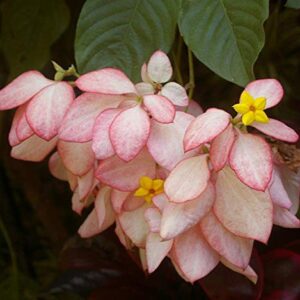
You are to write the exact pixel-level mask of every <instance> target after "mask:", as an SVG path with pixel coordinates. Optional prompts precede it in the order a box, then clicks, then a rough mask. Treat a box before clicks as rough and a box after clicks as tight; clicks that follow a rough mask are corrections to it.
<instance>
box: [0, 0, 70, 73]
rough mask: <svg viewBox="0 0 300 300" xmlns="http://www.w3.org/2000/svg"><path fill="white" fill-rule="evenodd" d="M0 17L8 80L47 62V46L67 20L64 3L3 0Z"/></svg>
mask: <svg viewBox="0 0 300 300" xmlns="http://www.w3.org/2000/svg"><path fill="white" fill-rule="evenodd" d="M1 15H2V16H1V17H2V24H1V35H2V39H1V42H2V46H1V48H2V51H3V53H4V56H5V58H6V60H7V62H8V66H9V69H10V77H14V76H16V75H18V74H19V73H21V72H23V71H25V70H28V69H41V68H42V67H43V66H44V65H45V64H46V63H47V61H49V53H50V46H51V45H52V44H53V42H55V41H56V40H57V39H58V37H59V36H60V35H61V34H62V33H63V32H64V30H65V29H66V28H67V26H68V24H69V19H70V16H69V10H68V7H67V6H66V4H65V2H64V0H26V1H24V0H6V1H4V2H3V3H2V6H1Z"/></svg>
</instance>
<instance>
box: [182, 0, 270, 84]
mask: <svg viewBox="0 0 300 300" xmlns="http://www.w3.org/2000/svg"><path fill="white" fill-rule="evenodd" d="M267 16H268V0H237V1H236V0H200V1H199V0H186V1H185V2H184V5H183V9H182V13H181V16H180V21H179V27H180V31H181V34H182V35H183V38H184V40H185V42H186V43H187V45H188V46H189V47H190V49H191V50H192V51H193V53H194V54H195V56H196V57H197V58H198V59H199V60H200V61H201V62H203V63H204V64H205V65H207V66H208V67H209V68H210V69H211V70H213V71H214V72H215V73H217V74H218V75H220V76H221V77H223V78H225V79H227V80H229V81H232V82H234V83H236V84H238V85H241V86H244V85H246V84H247V82H249V81H250V80H253V79H254V75H253V64H254V62H255V61H256V59H257V57H258V54H259V52H260V50H261V49H262V47H263V45H264V30H263V23H264V21H265V20H266V18H267Z"/></svg>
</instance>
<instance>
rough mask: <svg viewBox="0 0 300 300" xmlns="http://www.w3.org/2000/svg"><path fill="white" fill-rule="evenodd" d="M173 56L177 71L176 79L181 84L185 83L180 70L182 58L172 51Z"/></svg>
mask: <svg viewBox="0 0 300 300" xmlns="http://www.w3.org/2000/svg"><path fill="white" fill-rule="evenodd" d="M172 58H173V61H174V71H175V80H176V81H177V82H178V83H179V84H180V85H183V79H182V75H181V72H180V60H179V61H178V57H177V55H175V52H174V51H172Z"/></svg>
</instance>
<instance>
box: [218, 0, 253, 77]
mask: <svg viewBox="0 0 300 300" xmlns="http://www.w3.org/2000/svg"><path fill="white" fill-rule="evenodd" d="M250 1H252V0H250ZM219 3H220V4H221V6H222V7H223V11H224V16H225V18H226V19H227V23H229V28H230V31H231V35H232V36H233V40H234V43H235V45H236V48H237V49H238V53H239V57H240V61H241V62H242V65H243V70H244V72H245V74H247V77H251V74H248V72H247V68H246V66H245V63H244V59H243V58H244V56H243V55H242V51H241V49H240V46H239V43H238V41H237V38H236V34H235V31H234V28H233V25H232V23H231V19H230V18H229V15H228V13H227V9H226V6H225V4H224V2H223V0H219Z"/></svg>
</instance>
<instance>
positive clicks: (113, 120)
mask: <svg viewBox="0 0 300 300" xmlns="http://www.w3.org/2000/svg"><path fill="white" fill-rule="evenodd" d="M172 72H173V71H172V66H171V63H170V60H169V58H168V57H167V55H166V54H165V53H163V52H162V51H160V50H158V51H156V52H155V53H154V54H153V55H152V56H151V57H150V59H149V61H148V62H147V63H145V64H144V65H143V66H142V69H141V78H142V82H139V83H137V84H133V83H132V81H131V80H130V79H129V78H128V77H127V76H126V75H125V73H123V72H122V71H121V70H118V69H114V68H104V69H102V70H96V71H93V72H89V73H87V74H84V75H81V76H80V77H79V78H78V79H77V80H76V82H75V85H76V87H77V88H79V89H80V90H81V91H82V93H81V94H79V95H78V97H76V98H75V96H74V95H75V94H74V91H73V87H72V85H71V84H70V83H68V82H65V81H52V80H49V79H46V78H45V77H44V76H43V75H42V74H41V73H39V72H37V71H28V72H26V73H24V74H22V75H20V76H19V77H18V78H16V79H15V80H14V81H12V82H11V83H10V84H9V85H7V86H6V87H5V88H3V89H2V90H0V109H3V110H4V109H11V108H17V110H16V112H15V116H14V118H13V122H12V127H11V130H10V133H9V142H10V144H11V146H12V151H11V155H12V156H13V157H15V158H18V159H23V160H29V161H40V160H43V159H44V158H45V157H46V156H47V155H49V154H50V153H51V152H52V155H51V156H50V159H49V169H50V172H51V173H52V175H53V176H55V177H56V178H58V179H60V180H64V181H66V182H68V184H69V186H70V189H71V190H72V192H73V196H72V209H73V210H74V211H75V212H76V213H77V214H79V215H81V214H82V212H83V211H84V210H85V209H88V212H89V213H88V215H87V217H86V219H85V220H84V221H83V223H82V225H81V226H80V228H79V230H78V233H79V234H80V236H81V237H83V238H88V237H91V236H94V235H97V234H99V233H101V232H102V231H104V230H105V229H107V228H108V227H110V226H112V225H113V224H115V226H116V227H115V228H116V229H115V231H116V234H117V236H118V237H119V239H120V241H121V243H122V244H123V245H124V246H125V247H126V248H127V249H131V248H134V247H135V248H138V253H139V255H140V258H141V262H142V266H143V269H144V270H145V271H147V272H149V273H151V272H154V271H155V270H156V269H157V268H158V267H159V265H160V264H161V262H162V261H163V260H164V259H165V258H167V257H168V258H169V259H170V260H171V262H172V263H173V265H174V267H175V268H176V270H177V272H178V273H179V275H180V276H181V277H182V278H183V279H185V280H186V281H189V282H191V283H193V282H195V281H196V280H199V279H200V278H202V277H204V276H206V275H207V274H208V273H210V272H211V271H212V270H213V269H214V268H215V267H216V266H217V264H219V263H222V264H224V265H225V266H227V267H228V268H230V269H232V270H234V271H235V272H238V273H241V274H243V275H244V276H247V277H248V278H249V279H250V280H251V281H253V282H254V283H255V282H256V280H257V275H256V273H255V272H254V270H253V269H252V268H251V266H250V265H249V261H250V257H251V253H252V249H253V243H254V241H259V242H262V243H267V242H268V239H269V237H270V233H271V230H272V226H273V224H276V225H279V226H282V227H286V228H300V220H299V219H298V218H297V216H296V213H297V211H298V209H299V193H300V173H299V171H297V170H291V169H289V168H288V167H287V166H286V165H285V164H284V159H280V157H279V156H280V152H279V151H277V148H276V147H277V146H276V143H271V142H269V140H268V139H265V138H264V137H263V136H262V135H259V134H257V133H256V132H254V133H253V132H251V131H249V132H248V126H252V127H253V128H255V129H257V130H258V131H261V132H262V133H263V134H265V135H268V136H270V137H272V138H273V139H278V140H282V141H285V142H289V143H291V142H296V141H297V139H298V135H297V133H296V132H295V131H294V130H293V129H291V128H289V127H288V126H286V125H285V124H283V123H282V122H280V121H278V120H274V119H271V118H269V117H268V116H267V114H266V113H265V109H267V108H271V107H273V106H274V105H276V104H278V103H279V102H280V101H281V99H282V97H283V89H282V87H281V85H280V83H279V82H278V81H277V80H274V79H262V80H256V81H253V82H251V83H249V84H248V85H247V86H246V88H245V90H244V91H243V92H242V94H241V97H240V101H239V103H238V104H236V105H234V109H235V110H236V112H237V116H236V117H235V118H232V117H231V116H230V114H228V113H227V112H225V111H224V110H221V109H217V108H210V109H208V110H207V111H205V112H204V113H203V111H202V109H201V107H200V106H199V105H198V104H197V103H196V102H194V101H192V100H190V102H189V99H188V96H187V94H186V90H185V88H184V87H182V86H181V85H179V84H178V83H176V82H172V81H171V82H170V80H171V79H172ZM83 215H85V214H83Z"/></svg>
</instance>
